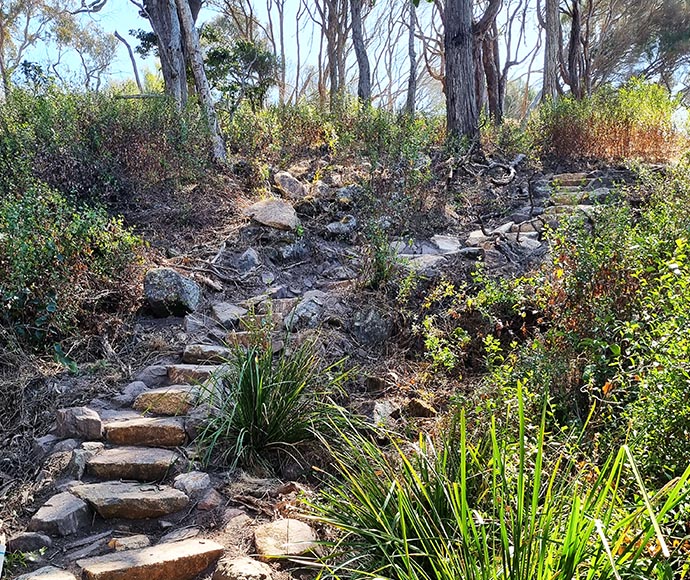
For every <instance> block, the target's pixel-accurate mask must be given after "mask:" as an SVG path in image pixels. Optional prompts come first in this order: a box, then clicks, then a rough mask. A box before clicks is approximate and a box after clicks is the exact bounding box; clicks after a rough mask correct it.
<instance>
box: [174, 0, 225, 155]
mask: <svg viewBox="0 0 690 580" xmlns="http://www.w3.org/2000/svg"><path fill="white" fill-rule="evenodd" d="M175 2H176V3H177V10H178V13H179V17H180V24H181V25H182V30H183V38H184V42H185V47H186V51H187V54H188V55H189V60H190V63H191V66H192V73H193V74H194V84H195V86H196V91H197V94H198V96H199V101H200V102H201V106H202V107H203V109H204V113H205V114H206V121H207V122H208V127H209V131H210V133H211V144H212V155H213V160H214V161H215V162H216V163H223V162H225V160H226V153H225V144H224V143H223V138H222V136H221V134H220V129H219V127H218V116H217V115H216V109H215V108H214V106H213V98H212V97H211V87H210V86H209V84H208V79H207V78H206V71H205V70H204V59H203V55H202V52H201V46H200V45H199V34H198V32H197V30H196V27H195V26H194V17H193V16H192V11H191V9H190V7H189V3H188V2H187V0H175Z"/></svg>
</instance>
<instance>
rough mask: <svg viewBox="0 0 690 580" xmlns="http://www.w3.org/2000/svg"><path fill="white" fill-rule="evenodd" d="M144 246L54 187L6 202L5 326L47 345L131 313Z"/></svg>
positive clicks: (2, 255)
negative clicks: (105, 317)
mask: <svg viewBox="0 0 690 580" xmlns="http://www.w3.org/2000/svg"><path fill="white" fill-rule="evenodd" d="M140 246H141V241H140V240H139V239H138V238H137V237H135V236H133V235H132V234H131V232H130V231H129V230H127V229H126V228H125V227H124V226H123V225H122V222H121V221H119V220H117V219H113V218H111V217H109V216H108V215H107V213H106V212H105V211H103V210H102V209H95V208H90V207H86V206H83V207H78V206H76V205H75V204H74V202H72V201H69V200H68V199H67V198H65V197H64V196H62V195H60V194H59V193H57V192H56V191H54V190H52V189H50V188H48V187H46V186H41V185H34V186H32V187H30V188H29V189H27V190H26V191H24V192H21V193H15V194H8V195H5V196H4V197H0V312H1V314H0V323H1V324H3V325H5V326H9V327H10V328H13V329H14V330H15V331H16V333H17V334H18V335H19V336H20V337H21V338H23V339H25V340H27V341H28V342H31V343H34V344H36V345H39V346H40V345H44V344H46V343H50V342H54V341H57V340H59V339H60V338H62V337H63V336H65V334H67V333H68V332H70V331H71V330H73V329H74V328H76V327H77V326H78V325H80V324H87V323H89V322H90V323H95V322H96V321H97V318H98V316H99V315H101V314H105V313H108V312H115V311H118V310H119V309H124V308H126V305H128V304H129V305H131V304H132V303H133V300H134V296H135V295H136V284H137V282H138V279H139V277H138V276H137V273H136V272H135V271H134V269H133V268H132V265H133V263H135V261H136V256H137V253H138V251H139V248H140ZM57 354H60V353H57Z"/></svg>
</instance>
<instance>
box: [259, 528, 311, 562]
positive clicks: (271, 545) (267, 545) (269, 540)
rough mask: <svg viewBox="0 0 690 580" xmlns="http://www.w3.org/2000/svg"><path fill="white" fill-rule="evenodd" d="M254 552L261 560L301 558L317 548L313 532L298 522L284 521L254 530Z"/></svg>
mask: <svg viewBox="0 0 690 580" xmlns="http://www.w3.org/2000/svg"><path fill="white" fill-rule="evenodd" d="M254 543H255V544H256V551H257V553H258V554H259V556H261V558H262V559H263V560H271V559H274V558H287V557H289V556H301V555H303V554H307V553H309V552H313V551H314V550H315V549H316V548H317V543H316V536H315V535H314V530H312V529H311V527H310V526H309V525H307V524H305V523H304V522H302V521H300V520H293V519H289V518H288V519H284V520H276V521H274V522H271V523H268V524H263V525H260V526H258V527H257V528H256V529H255V530H254Z"/></svg>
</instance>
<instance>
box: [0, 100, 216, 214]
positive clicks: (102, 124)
mask: <svg viewBox="0 0 690 580" xmlns="http://www.w3.org/2000/svg"><path fill="white" fill-rule="evenodd" d="M0 129H1V131H0V133H1V134H2V136H1V137H0V170H1V171H0V173H1V175H0V194H1V193H2V192H10V191H18V190H21V189H24V188H26V187H29V185H30V184H31V183H33V182H35V181H40V182H43V183H46V184H47V185H49V186H50V187H52V188H53V189H56V190H57V191H59V192H61V193H62V194H65V195H74V196H78V197H79V198H82V199H91V200H96V201H119V200H122V199H127V198H128V197H131V196H132V195H133V194H135V193H136V194H137V195H146V193H147V192H149V191H152V190H153V189H154V188H156V187H158V186H159V185H160V184H161V183H165V182H178V181H184V180H189V179H194V178H196V177H198V176H199V175H200V174H201V171H202V170H203V169H204V168H205V167H207V166H208V165H209V155H208V150H209V148H208V140H207V130H206V125H205V122H204V119H203V117H202V115H201V113H200V112H199V111H198V108H197V107H193V106H191V105H190V107H189V108H187V109H185V110H184V111H182V112H180V111H179V110H178V109H177V108H176V107H175V105H174V104H173V103H172V102H171V101H170V100H168V99H166V98H152V99H126V98H118V96H115V95H109V94H94V93H87V94H76V93H63V92H60V91H58V90H57V89H53V88H48V89H47V90H46V92H45V94H39V95H35V94H32V93H30V92H29V91H26V90H22V89H16V90H13V91H12V92H11V93H10V94H9V95H8V98H7V100H6V102H5V103H3V104H2V106H0Z"/></svg>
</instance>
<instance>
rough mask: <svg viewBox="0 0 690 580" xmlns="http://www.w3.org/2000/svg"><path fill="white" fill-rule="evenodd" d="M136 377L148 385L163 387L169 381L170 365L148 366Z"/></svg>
mask: <svg viewBox="0 0 690 580" xmlns="http://www.w3.org/2000/svg"><path fill="white" fill-rule="evenodd" d="M135 379H136V380H137V381H140V382H143V383H144V384H145V385H146V386H147V387H151V388H156V387H161V386H163V385H165V384H166V383H167V382H168V367H167V366H165V365H151V366H148V367H146V368H145V369H144V370H142V371H141V372H140V373H139V374H138V375H137V376H136V377H135Z"/></svg>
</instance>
